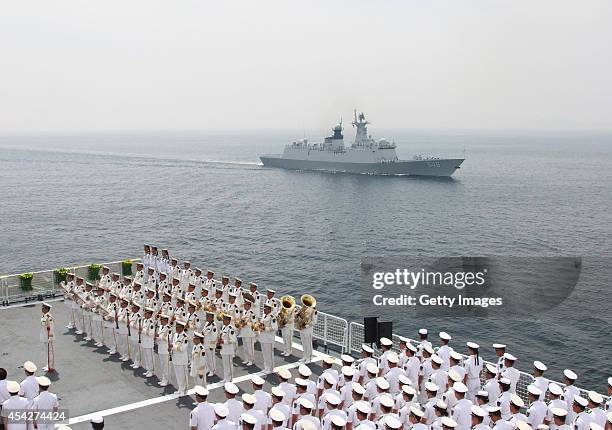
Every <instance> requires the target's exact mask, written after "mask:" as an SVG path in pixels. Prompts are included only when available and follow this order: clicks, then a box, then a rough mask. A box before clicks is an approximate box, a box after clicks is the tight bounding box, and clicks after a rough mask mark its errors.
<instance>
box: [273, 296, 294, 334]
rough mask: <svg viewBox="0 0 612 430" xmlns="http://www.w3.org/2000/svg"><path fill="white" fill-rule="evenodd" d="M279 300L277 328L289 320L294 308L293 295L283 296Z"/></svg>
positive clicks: (283, 325)
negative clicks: (279, 308)
mask: <svg viewBox="0 0 612 430" xmlns="http://www.w3.org/2000/svg"><path fill="white" fill-rule="evenodd" d="M280 302H281V310H280V311H279V313H278V317H277V321H278V328H283V327H285V326H286V325H287V323H288V322H289V315H290V314H291V312H292V311H293V309H295V299H294V298H293V296H289V295H287V296H283V297H281V299H280Z"/></svg>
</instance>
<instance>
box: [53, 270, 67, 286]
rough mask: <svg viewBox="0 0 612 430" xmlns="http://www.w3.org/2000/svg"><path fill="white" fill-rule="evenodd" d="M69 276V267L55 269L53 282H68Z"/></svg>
mask: <svg viewBox="0 0 612 430" xmlns="http://www.w3.org/2000/svg"><path fill="white" fill-rule="evenodd" d="M67 277H68V270H67V269H55V270H54V271H53V282H55V283H56V284H58V285H59V284H61V283H62V282H66V278H67Z"/></svg>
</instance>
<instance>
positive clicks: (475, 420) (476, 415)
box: [471, 405, 491, 430]
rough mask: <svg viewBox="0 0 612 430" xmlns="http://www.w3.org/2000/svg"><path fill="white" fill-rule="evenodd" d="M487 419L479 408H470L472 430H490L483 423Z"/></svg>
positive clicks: (485, 414)
mask: <svg viewBox="0 0 612 430" xmlns="http://www.w3.org/2000/svg"><path fill="white" fill-rule="evenodd" d="M485 418H487V413H486V411H485V410H484V409H482V408H481V407H480V406H476V405H474V406H472V427H471V428H472V430H491V428H490V427H489V426H488V425H486V424H485V423H484V420H485Z"/></svg>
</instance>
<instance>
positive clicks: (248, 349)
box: [239, 299, 258, 366]
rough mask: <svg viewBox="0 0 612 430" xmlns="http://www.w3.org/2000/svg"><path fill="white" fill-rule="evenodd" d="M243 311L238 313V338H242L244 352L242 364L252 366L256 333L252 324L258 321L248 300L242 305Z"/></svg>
mask: <svg viewBox="0 0 612 430" xmlns="http://www.w3.org/2000/svg"><path fill="white" fill-rule="evenodd" d="M242 306H243V309H242V310H241V311H240V315H239V320H240V328H239V329H240V337H241V338H242V348H243V351H244V361H243V362H242V364H244V365H246V366H252V365H253V361H254V360H255V339H256V338H257V333H255V332H254V331H253V324H255V323H256V322H257V320H258V318H257V315H256V314H255V312H254V311H253V308H252V302H251V301H250V300H248V299H245V300H244V303H243V304H242Z"/></svg>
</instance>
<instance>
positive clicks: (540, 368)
mask: <svg viewBox="0 0 612 430" xmlns="http://www.w3.org/2000/svg"><path fill="white" fill-rule="evenodd" d="M547 370H548V367H546V365H545V364H544V363H542V362H541V361H537V360H536V361H534V362H533V379H534V381H533V385H535V386H536V387H538V388H539V389H540V391H541V392H542V395H541V397H540V400H544V399H545V397H546V391H548V384H549V380H548V379H546V378H545V377H544V372H546V371H547Z"/></svg>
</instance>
